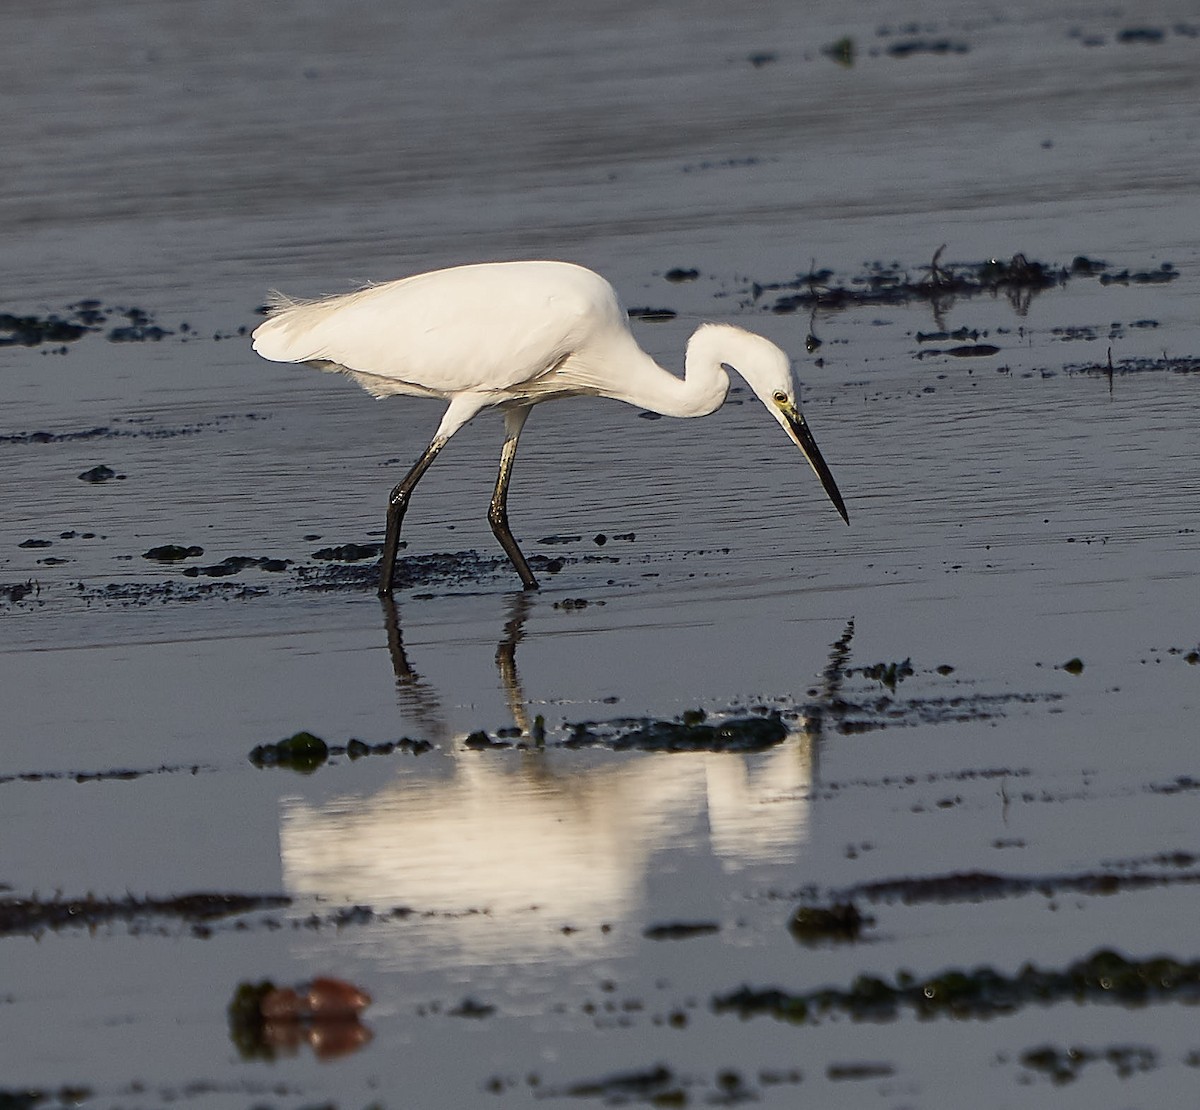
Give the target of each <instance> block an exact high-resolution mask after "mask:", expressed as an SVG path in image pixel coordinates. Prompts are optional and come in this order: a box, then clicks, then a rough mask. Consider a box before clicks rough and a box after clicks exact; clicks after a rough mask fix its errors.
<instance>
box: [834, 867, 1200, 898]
mask: <svg viewBox="0 0 1200 1110" xmlns="http://www.w3.org/2000/svg"><path fill="white" fill-rule="evenodd" d="M1196 883H1200V871H1189V870H1178V871H1148V872H1131V871H1125V870H1116V869H1105V870H1101V871H1083V872H1078V873H1075V874H1068V875H1039V876H1025V875H1000V874H997V873H995V872H992V871H956V872H952V873H950V874H948V875H931V876H923V877H920V878H906V879H879V880H876V881H873V882H868V883H860V884H859V885H857V886H854V887H851V888H849V889H848V890H845V891H843V892H842V894H841V896H842V897H844V898H849V897H857V898H864V899H866V900H867V901H870V902H900V903H903V904H904V905H920V904H925V903H940V904H949V903H954V902H984V901H992V900H995V899H1000V898H1019V897H1022V896H1024V895H1027V894H1041V895H1044V896H1045V897H1047V898H1053V897H1056V896H1058V895H1062V894H1084V895H1094V896H1103V895H1109V894H1119V893H1122V892H1125V891H1136V890H1148V889H1152V888H1155V887H1164V886H1176V885H1194V884H1196Z"/></svg>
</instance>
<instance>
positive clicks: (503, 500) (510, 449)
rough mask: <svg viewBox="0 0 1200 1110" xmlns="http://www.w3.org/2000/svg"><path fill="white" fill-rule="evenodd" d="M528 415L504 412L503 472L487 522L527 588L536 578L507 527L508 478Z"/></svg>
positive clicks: (524, 411)
mask: <svg viewBox="0 0 1200 1110" xmlns="http://www.w3.org/2000/svg"><path fill="white" fill-rule="evenodd" d="M528 416H529V409H528V408H520V409H509V410H508V411H507V412H506V413H505V414H504V447H503V448H502V449H501V451H500V473H499V474H498V475H497V476H496V489H495V491H494V492H493V493H492V504H491V507H490V508H489V509H488V523H489V524H490V525H491V526H492V532H493V534H494V535H495V537H496V539H498V540H499V541H500V546H501V547H503V548H504V553H505V554H506V555H507V556H508V559H509V562H511V563H512V565H513V566H514V567H516V570H517V573H518V574H519V575H520V576H521V582H522V584H523V585H524V587H525V589H527V590H536V589H537V588H538V583H537V579H536V578H534V576H533V571H531V570H530V569H529V564H528V563H527V562H526V561H525V556H524V555H522V554H521V549H520V548H519V547H518V546H517V541H516V540H515V539H513V534H512V531H511V530H510V529H509V527H508V480H509V478H511V477H512V467H513V459H515V458H516V456H517V441H518V440H519V439H520V438H521V429H522V428H523V427H525V420H526V419H527V418H528Z"/></svg>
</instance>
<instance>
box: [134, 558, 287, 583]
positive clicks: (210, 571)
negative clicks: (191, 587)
mask: <svg viewBox="0 0 1200 1110" xmlns="http://www.w3.org/2000/svg"><path fill="white" fill-rule="evenodd" d="M146 557H147V558H149V556H146ZM291 565H292V561H291V559H273V558H271V557H269V556H266V555H229V556H227V557H226V558H224V559H222V560H221V561H220V562H219V563H213V564H212V565H211V566H207V567H188V568H187V570H185V571H184V572H183V573H184V574H185V575H186V576H187V577H188V578H198V577H199V576H200V575H202V574H203V575H204V576H205V577H206V578H227V577H229V576H230V575H233V574H240V573H241V572H242V571H243V570H246V569H248V568H251V567H253V568H256V569H258V570H265V571H268V572H269V573H272V574H279V573H280V572H282V571H285V570H287V568H288V567H290V566H291Z"/></svg>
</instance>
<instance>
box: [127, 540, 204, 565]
mask: <svg viewBox="0 0 1200 1110" xmlns="http://www.w3.org/2000/svg"><path fill="white" fill-rule="evenodd" d="M203 554H204V548H202V547H197V546H196V545H195V544H192V545H191V546H188V547H184V546H183V544H180V543H164V544H162V545H161V546H160V547H152V548H150V550H149V551H143V552H142V558H143V559H149V560H151V561H152V562H155V563H178V562H181V561H182V560H184V559H195V558H199V556H201V555H203Z"/></svg>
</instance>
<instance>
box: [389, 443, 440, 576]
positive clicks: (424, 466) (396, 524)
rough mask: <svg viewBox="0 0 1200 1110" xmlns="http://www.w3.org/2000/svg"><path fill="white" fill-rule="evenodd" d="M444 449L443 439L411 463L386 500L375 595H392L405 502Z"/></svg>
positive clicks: (405, 509) (406, 504)
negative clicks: (385, 533)
mask: <svg viewBox="0 0 1200 1110" xmlns="http://www.w3.org/2000/svg"><path fill="white" fill-rule="evenodd" d="M445 446H446V440H444V439H435V440H434V441H433V442H432V443H431V444H430V445H429V446H428V447H426V448H425V453H424V454H423V455H422V456H421V457H420V458H419V459H417V461H416V462H415V463H414V464H413V468H412V469H411V470H410V471H409V472H408V473H407V474H405V475H404V477H403V478H402V479H401V480H400V483H399V485H397V486H396V488H395V489H394V490H392V492H391V496H389V497H388V508H387V535H386V536H385V537H384V541H383V558H382V559H380V561H379V596H380V597H391V596H392V576H393V575H394V574H395V572H396V552H397V551H399V549H400V525H401V524H403V523H404V514H405V512H406V511H407V509H408V499H409V497H411V496H412V491H413V489H414V488H415V487H416V484H417V483H418V482H419V481H420V480H421V475H422V474H424V473H425V471H427V470H428V469H429V467H430V465H431V464H432V463H433V460H434V459H436V458H437V457H438V452H439V451H440V450H441V449H442V448H443V447H445Z"/></svg>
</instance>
